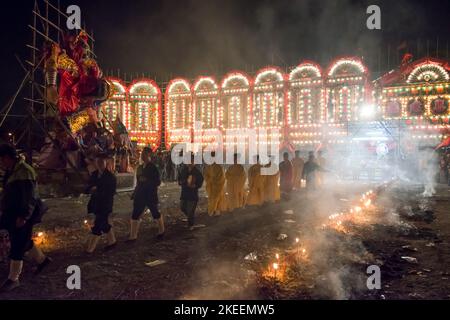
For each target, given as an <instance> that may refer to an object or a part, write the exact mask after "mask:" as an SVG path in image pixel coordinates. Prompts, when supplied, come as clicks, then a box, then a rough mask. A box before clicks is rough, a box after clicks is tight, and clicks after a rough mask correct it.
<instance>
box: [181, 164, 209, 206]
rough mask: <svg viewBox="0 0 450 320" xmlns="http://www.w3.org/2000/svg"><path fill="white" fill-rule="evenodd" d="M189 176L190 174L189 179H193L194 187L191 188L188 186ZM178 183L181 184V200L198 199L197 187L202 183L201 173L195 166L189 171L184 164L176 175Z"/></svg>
mask: <svg viewBox="0 0 450 320" xmlns="http://www.w3.org/2000/svg"><path fill="white" fill-rule="evenodd" d="M189 176H192V178H191V179H193V181H194V186H195V187H193V188H192V187H190V186H188V179H189ZM178 184H179V185H180V186H181V197H180V199H181V200H188V201H198V189H200V188H201V187H202V185H203V175H202V173H201V172H200V170H198V169H197V167H194V168H193V169H192V171H191V172H189V167H188V166H187V165H185V166H183V167H182V168H181V171H180V174H179V176H178Z"/></svg>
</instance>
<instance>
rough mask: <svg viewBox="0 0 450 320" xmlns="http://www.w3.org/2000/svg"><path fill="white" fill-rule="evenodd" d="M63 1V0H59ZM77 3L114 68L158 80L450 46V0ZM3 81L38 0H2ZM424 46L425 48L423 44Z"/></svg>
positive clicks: (10, 74)
mask: <svg viewBox="0 0 450 320" xmlns="http://www.w3.org/2000/svg"><path fill="white" fill-rule="evenodd" d="M54 2H55V3H56V1H54ZM70 4H77V5H79V6H80V7H81V10H82V19H83V21H84V22H85V23H86V26H87V29H88V30H89V31H91V30H93V31H94V36H95V39H96V45H95V52H96V54H97V56H98V62H99V64H100V66H101V67H102V68H103V70H104V71H105V72H111V71H112V70H114V72H115V73H117V70H118V69H120V72H121V74H122V75H123V74H124V73H127V75H128V77H129V76H130V74H134V75H135V74H136V73H139V74H142V73H145V74H146V75H148V76H151V77H153V78H155V79H156V80H157V81H158V82H160V83H161V82H163V81H167V80H168V79H170V78H172V77H175V76H184V77H188V78H194V77H196V76H198V75H215V76H218V77H219V78H220V77H221V76H222V75H223V74H224V73H226V72H227V71H230V70H233V69H241V70H246V71H248V72H250V73H252V72H254V71H256V70H257V69H258V68H260V67H263V66H266V65H269V64H275V65H278V66H280V67H283V68H286V67H288V66H294V65H296V64H297V63H298V62H299V61H300V60H303V59H312V60H316V61H318V62H319V63H321V64H322V66H324V67H326V66H327V65H328V64H329V62H330V61H331V60H332V58H334V57H336V56H338V55H359V56H363V57H364V59H365V61H366V63H367V64H368V65H369V67H370V68H371V70H372V71H377V70H379V69H381V70H386V69H387V56H388V54H387V52H388V46H389V47H390V53H391V56H390V59H389V60H390V67H391V68H392V67H394V66H396V63H397V62H398V60H399V59H400V56H401V54H402V53H404V52H402V51H401V50H397V48H398V47H399V46H400V45H401V44H402V43H405V41H406V44H407V47H408V49H409V51H411V52H412V53H413V54H415V55H416V56H417V55H419V56H424V55H425V54H426V52H427V39H428V51H429V53H430V55H433V56H436V54H437V53H436V45H437V42H438V41H439V55H440V56H441V57H444V58H445V57H446V56H447V55H448V43H449V42H450V36H449V34H450V19H449V18H448V14H449V12H450V1H448V0H435V1H430V0H428V1H423V0H420V1H419V0H417V1H416V0H410V1H405V0H400V1H399V0H396V1H352V0H329V1H325V0H296V1H295V0H291V1H281V0H278V1H273V0H272V1H268V0H245V1H244V0H236V1H234V0H221V1H218V0H182V1H180V0H146V1H142V0H139V1H136V0H133V1H111V0H90V1H80V0H67V1H66V0H61V6H62V7H63V8H65V7H66V6H67V5H70ZM370 4H377V5H379V6H380V7H381V14H382V30H380V31H378V30H375V31H372V30H368V29H367V28H366V19H367V17H368V15H367V14H366V8H367V6H368V5H370ZM2 6H3V7H2V13H3V14H2V19H0V23H1V30H2V32H1V37H2V50H1V60H0V63H1V70H2V73H3V74H4V80H3V85H2V88H1V90H0V105H1V106H3V105H4V104H5V103H6V101H7V100H8V99H9V98H10V97H11V95H12V94H13V93H14V90H15V88H16V87H17V86H18V84H19V83H20V80H21V77H23V75H24V72H23V70H22V69H21V67H20V65H19V64H18V62H17V61H16V58H15V56H14V54H18V55H19V56H20V57H22V58H25V57H26V54H27V50H26V48H25V44H26V43H27V41H29V40H30V38H31V33H30V30H29V29H28V28H27V25H28V24H29V23H31V9H32V6H33V1H31V0H21V1H15V2H13V1H10V2H4V3H3V4H2ZM418 50H419V52H417V51H418Z"/></svg>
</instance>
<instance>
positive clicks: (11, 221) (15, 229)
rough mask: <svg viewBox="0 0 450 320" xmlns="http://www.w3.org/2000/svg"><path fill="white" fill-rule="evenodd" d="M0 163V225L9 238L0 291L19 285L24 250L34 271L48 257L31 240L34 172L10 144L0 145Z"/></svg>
mask: <svg viewBox="0 0 450 320" xmlns="http://www.w3.org/2000/svg"><path fill="white" fill-rule="evenodd" d="M0 165H1V166H2V167H3V169H4V170H5V176H4V179H3V193H2V199H1V212H2V213H1V218H0V229H6V230H7V231H8V233H9V238H10V241H11V249H10V255H9V257H10V259H11V261H10V269H9V276H8V279H7V280H6V281H5V282H4V283H3V284H2V286H1V287H0V291H10V290H12V289H14V288H16V287H18V286H19V277H20V274H21V272H22V267H23V257H24V255H25V252H28V255H29V256H30V257H31V258H32V259H33V260H35V261H36V262H37V264H38V267H37V269H36V272H35V274H38V273H40V272H41V271H42V270H43V269H44V268H45V267H46V266H47V265H48V264H49V262H50V261H51V260H50V259H49V258H48V257H46V256H45V255H44V254H43V253H42V251H41V250H39V248H37V247H36V246H35V245H34V243H33V240H32V236H33V226H34V225H35V224H36V223H39V222H40V218H41V215H42V212H43V209H42V207H43V206H42V202H41V201H40V200H39V198H38V195H37V190H36V173H35V171H34V169H33V168H32V167H31V166H29V165H28V164H26V163H25V162H24V161H23V160H22V159H20V158H19V157H18V155H17V152H16V150H15V149H14V147H12V146H11V145H7V144H4V145H1V146H0Z"/></svg>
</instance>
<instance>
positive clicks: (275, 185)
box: [264, 161, 281, 203]
mask: <svg viewBox="0 0 450 320" xmlns="http://www.w3.org/2000/svg"><path fill="white" fill-rule="evenodd" d="M271 165H272V161H271V162H269V164H268V165H266V166H265V167H266V168H270V166H271ZM275 170H276V173H274V174H268V175H265V176H264V180H265V181H264V201H265V202H270V203H274V202H277V201H279V200H280V198H281V193H280V186H279V181H280V171H279V170H278V169H275Z"/></svg>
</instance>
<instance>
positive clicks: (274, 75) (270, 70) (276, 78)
mask: <svg viewBox="0 0 450 320" xmlns="http://www.w3.org/2000/svg"><path fill="white" fill-rule="evenodd" d="M266 78H268V79H269V81H267V80H266ZM265 80H266V81H265ZM282 81H284V75H283V72H282V71H281V70H280V69H279V68H277V67H267V68H264V69H261V70H260V71H258V72H257V73H256V77H255V85H259V84H261V83H265V82H282Z"/></svg>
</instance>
